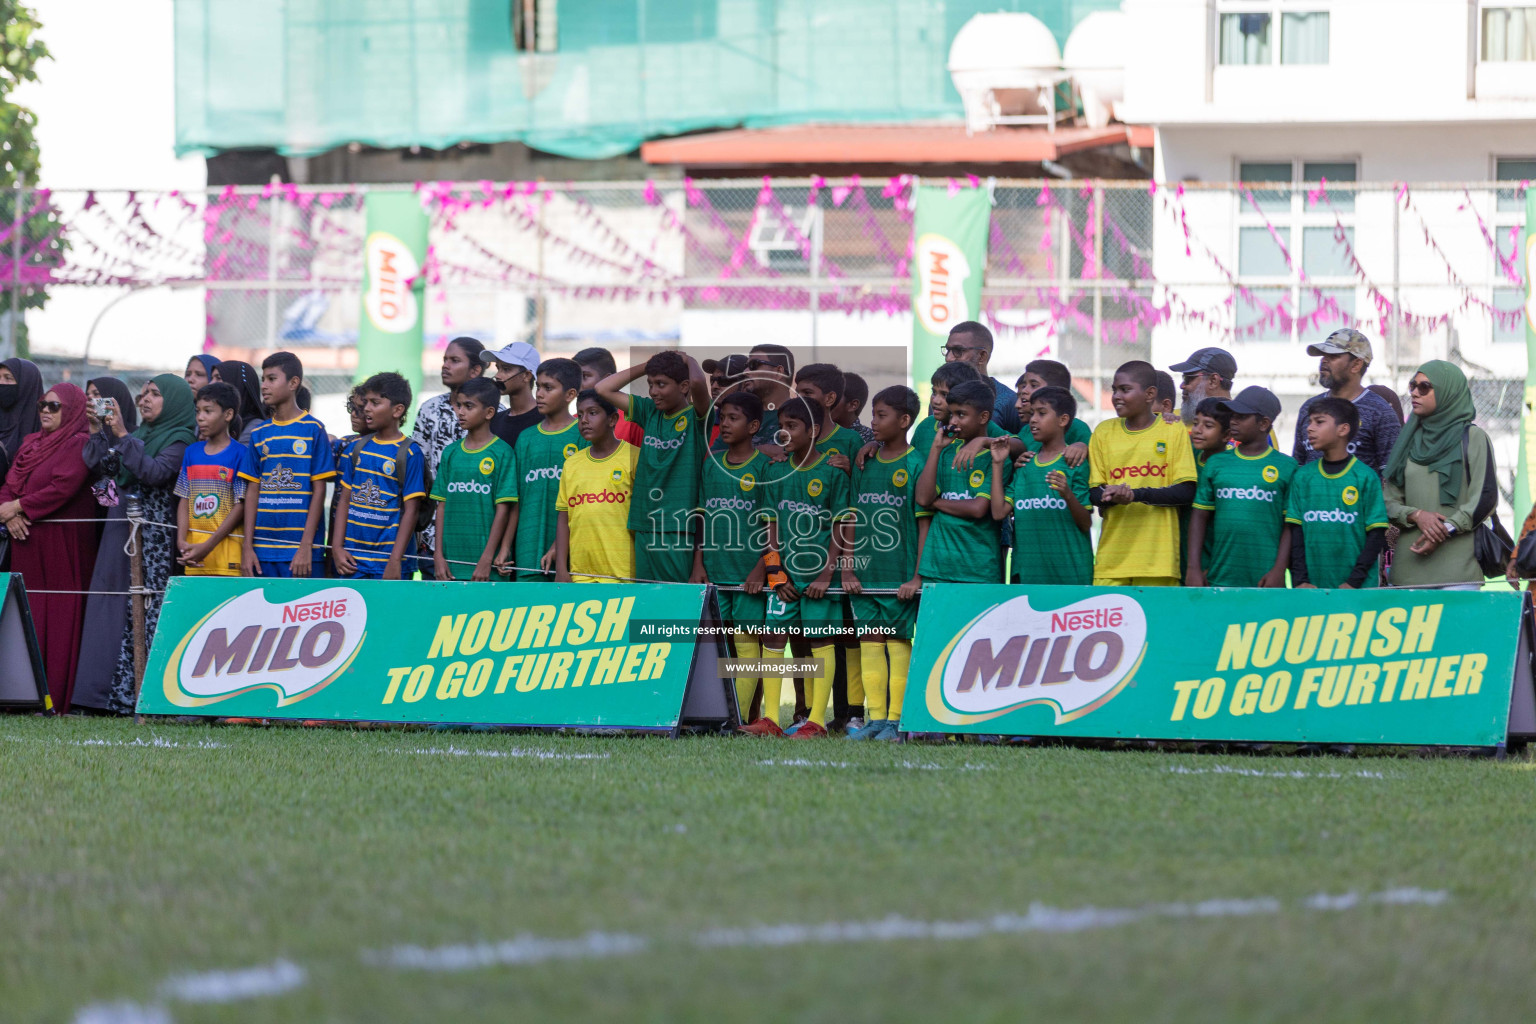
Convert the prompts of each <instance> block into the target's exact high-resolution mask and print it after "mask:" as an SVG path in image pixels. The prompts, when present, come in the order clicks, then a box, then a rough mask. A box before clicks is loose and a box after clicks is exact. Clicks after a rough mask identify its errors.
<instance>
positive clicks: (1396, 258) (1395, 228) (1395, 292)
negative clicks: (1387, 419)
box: [1387, 192, 1403, 391]
mask: <svg viewBox="0 0 1536 1024" xmlns="http://www.w3.org/2000/svg"><path fill="white" fill-rule="evenodd" d="M1402 212H1403V211H1402V206H1401V204H1400V202H1399V200H1398V195H1397V193H1396V192H1393V193H1392V344H1391V346H1390V347H1391V350H1392V357H1391V362H1390V363H1389V364H1388V365H1389V366H1390V367H1391V369H1392V380H1391V381H1390V382H1389V383H1388V385H1387V386H1388V387H1390V388H1391V389H1392V390H1393V391H1398V390H1400V388H1399V385H1398V382H1397V373H1398V369H1397V368H1398V361H1399V360H1400V359H1401V358H1402V347H1403V296H1402V277H1401V275H1400V273H1399V270H1400V268H1401V264H1402V254H1403V253H1402V230H1401V229H1402Z"/></svg>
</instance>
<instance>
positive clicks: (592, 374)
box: [571, 345, 645, 448]
mask: <svg viewBox="0 0 1536 1024" xmlns="http://www.w3.org/2000/svg"><path fill="white" fill-rule="evenodd" d="M571 358H572V359H574V360H576V365H577V366H579V367H581V390H583V391H585V390H587V389H588V388H595V387H597V382H598V381H600V380H602V379H603V378H604V377H612V376H613V375H614V374H615V373H618V372H619V367H618V364H617V363H615V362H614V361H613V353H612V352H609V351H608V350H607V349H605V348H601V347H598V346H596V345H594V346H593V347H592V348H584V349H582V350H581V351H580V352H577V353H576V354H575V355H574V356H571ZM613 436H614V437H617V438H618V439H619V440H620V441H624V442H626V443H627V444H632V445H634V446H635V447H637V448H638V447H639V446H640V442H641V440H642V439H643V438H644V437H645V433H644V432H643V431H642V430H641V429H640V424H638V423H635V422H632V421H631V420H630V419H629V417H627V416H625V415H624V414H623V413H622V412H621V413H619V424H618V426H616V427H614V428H613Z"/></svg>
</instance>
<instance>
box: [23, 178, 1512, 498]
mask: <svg viewBox="0 0 1536 1024" xmlns="http://www.w3.org/2000/svg"><path fill="white" fill-rule="evenodd" d="M918 184H919V181H918V179H916V178H913V177H908V176H904V177H898V178H891V179H878V180H875V179H870V180H859V179H857V178H849V179H845V180H837V181H830V180H825V179H822V178H802V179H762V180H746V179H737V180H728V181H689V180H686V179H685V180H682V181H668V182H660V181H657V182H616V183H582V184H554V183H548V182H513V183H493V182H480V183H473V184H467V183H458V184H444V183H428V184H421V185H417V186H415V190H416V192H417V194H418V195H419V196H420V198H421V201H422V203H423V205H424V207H425V208H426V210H427V211H428V212H429V214H430V217H431V235H430V237H431V245H430V250H429V252H428V254H427V259H426V261H425V266H424V269H423V271H422V279H423V280H422V283H423V286H424V297H425V306H424V308H425V324H426V330H427V334H428V338H429V341H430V344H431V345H441V344H442V343H444V342H445V341H446V339H447V338H449V337H452V336H455V335H458V334H471V335H474V336H476V337H479V338H481V339H482V340H484V341H486V342H487V343H491V344H496V345H500V344H505V343H507V342H509V341H512V340H518V339H522V340H528V341H532V342H533V343H534V344H535V345H537V346H538V347H539V348H540V349H541V350H543V351H546V352H549V353H570V352H573V351H575V350H577V349H580V348H583V347H586V346H588V345H602V346H605V347H607V348H610V349H612V350H614V352H615V354H616V356H617V357H618V358H619V360H620V361H621V363H622V361H623V359H624V358H626V356H627V354H628V350H629V349H630V348H631V347H632V346H633V347H645V348H651V347H655V346H657V345H672V344H682V345H686V346H691V347H692V346H697V347H713V348H716V349H717V350H721V351H730V350H738V351H739V350H742V349H744V348H745V347H747V346H749V345H751V344H756V343H758V342H763V341H774V342H780V343H784V344H789V345H792V346H797V347H800V348H802V349H803V350H805V351H807V352H808V354H809V355H810V356H811V357H814V356H815V355H816V353H817V352H819V351H821V350H823V349H826V350H833V349H835V350H837V351H838V352H839V353H840V354H841V353H843V352H845V351H846V350H847V349H849V348H855V349H856V348H860V347H864V346H871V358H872V359H878V360H879V361H880V362H881V363H884V362H888V361H889V356H888V354H887V353H888V352H889V346H891V345H903V344H905V343H906V342H907V340H908V339H909V338H910V336H911V319H910V314H909V312H908V310H909V293H910V288H911V274H910V260H911V253H912V224H913V216H914V208H915V202H916V201H917V192H916V188H917V185H918ZM922 184H933V185H941V186H945V187H948V188H951V189H958V188H984V189H987V190H989V191H990V193H991V195H992V198H993V204H994V205H993V216H992V222H991V229H990V237H989V243H988V253H987V260H986V271H985V279H984V280H985V283H984V287H983V292H982V295H983V299H982V313H983V316H984V317H985V318H986V319H987V320H988V321H989V322H990V323H991V325H992V326H993V328H994V331H995V333H996V334H997V337H998V346H997V350H996V353H995V355H994V357H993V361H992V366H991V370H992V372H993V374H994V375H995V376H997V377H998V378H999V379H1002V380H1005V381H1011V380H1012V379H1013V377H1014V376H1016V375H1017V374H1018V373H1019V372H1020V371H1022V369H1023V366H1024V364H1025V363H1026V362H1027V361H1028V360H1029V359H1031V358H1037V357H1041V356H1046V357H1051V358H1056V359H1059V360H1061V361H1063V362H1065V363H1067V364H1068V365H1069V366H1070V367H1072V369H1073V372H1074V376H1075V378H1076V380H1077V382H1078V389H1079V391H1080V392H1081V394H1082V396H1083V398H1084V399H1086V402H1085V414H1086V415H1087V416H1088V418H1090V419H1097V418H1099V417H1102V416H1104V415H1107V414H1108V402H1107V385H1108V378H1109V377H1110V376H1111V375H1112V374H1113V371H1114V368H1115V367H1116V366H1117V365H1119V364H1120V363H1121V362H1124V361H1125V360H1127V359H1132V358H1148V359H1151V360H1152V361H1153V362H1154V363H1155V364H1157V365H1159V366H1166V365H1169V364H1170V363H1172V362H1175V361H1177V360H1179V359H1182V358H1183V357H1184V356H1186V355H1187V354H1188V353H1189V351H1190V350H1192V349H1194V348H1198V347H1201V346H1204V345H1220V346H1223V347H1226V348H1229V349H1231V350H1232V351H1233V352H1234V354H1235V355H1236V357H1237V361H1238V365H1239V368H1240V372H1239V383H1240V384H1247V383H1263V384H1266V385H1268V386H1270V387H1272V388H1273V389H1274V390H1275V391H1277V392H1278V393H1279V394H1281V395H1282V397H1283V398H1284V399H1285V400H1286V402H1287V407H1288V408H1291V409H1294V408H1295V407H1296V406H1297V405H1298V404H1299V400H1300V398H1301V397H1302V396H1304V395H1307V394H1310V393H1313V392H1315V391H1316V385H1315V379H1314V378H1313V376H1312V375H1313V374H1315V371H1316V360H1315V359H1313V358H1311V357H1308V356H1307V355H1306V354H1305V351H1304V348H1305V345H1306V344H1307V343H1308V342H1310V341H1315V340H1317V339H1319V338H1321V337H1323V336H1325V335H1326V334H1328V333H1329V332H1330V331H1331V330H1333V329H1335V328H1337V327H1340V326H1355V327H1358V328H1360V329H1361V330H1363V331H1365V332H1366V333H1367V335H1369V336H1370V337H1371V338H1372V339H1373V340H1374V341H1375V343H1376V347H1377V358H1376V361H1375V364H1374V365H1373V368H1372V377H1371V379H1372V380H1374V381H1376V382H1378V383H1385V384H1388V385H1390V386H1391V387H1393V388H1394V390H1397V391H1401V390H1402V388H1403V386H1404V384H1405V383H1406V379H1407V377H1408V376H1410V375H1411V373H1412V371H1413V369H1414V367H1416V366H1417V365H1418V364H1419V363H1420V362H1421V361H1423V360H1424V359H1428V358H1434V357H1442V358H1449V359H1452V360H1454V361H1457V362H1459V363H1460V364H1461V365H1462V366H1464V367H1466V369H1467V371H1468V376H1469V377H1471V378H1472V379H1473V381H1474V390H1475V394H1476V397H1477V400H1478V406H1479V410H1480V412H1481V413H1482V415H1483V419H1484V422H1485V423H1486V425H1487V426H1488V427H1489V429H1490V430H1491V431H1492V432H1493V433H1494V435H1495V436H1496V438H1498V439H1499V446H1500V457H1501V465H1504V466H1506V467H1512V465H1513V453H1514V450H1513V436H1514V431H1515V429H1516V428H1517V426H1518V419H1519V415H1520V413H1521V410H1522V405H1523V401H1522V397H1521V396H1522V394H1523V383H1524V377H1525V367H1526V360H1525V346H1524V345H1523V344H1522V342H1523V341H1524V338H1525V330H1526V328H1525V325H1524V320H1525V314H1524V309H1523V307H1524V302H1525V285H1524V276H1525V267H1524V260H1523V255H1522V252H1521V246H1520V245H1519V238H1520V232H1521V230H1522V226H1523V222H1524V193H1525V183H1523V182H1513V181H1504V182H1481V183H1451V184H1444V183H1442V184H1431V185H1414V186H1407V185H1403V184H1399V183H1384V184H1367V183H1355V182H1344V183H1336V182H1328V181H1324V180H1320V181H1316V182H1307V183H1301V182H1298V183H1277V182H1261V183H1251V184H1248V185H1215V184H1184V185H1176V186H1154V185H1152V184H1151V183H1149V182H1146V181H1133V182H1113V181H1087V180H1051V181H1013V180H995V181H982V180H979V179H969V180H953V181H931V180H930V181H925V182H922ZM406 187H409V186H406ZM368 192H369V189H368V188H364V187H356V188H352V187H324V186H318V187H310V186H305V187H299V186H293V185H282V184H273V185H269V186H264V187H259V188H225V189H222V190H210V191H208V192H207V193H191V192H187V193H175V192H172V193H155V194H152V193H145V192H137V193H131V192H46V191H27V190H19V191H17V192H16V193H14V194H13V195H11V196H10V197H9V199H10V206H9V209H8V210H0V213H10V212H11V211H17V210H19V211H22V215H21V216H20V217H15V216H12V217H10V218H8V220H9V221H10V224H9V225H8V227H9V230H6V231H5V232H4V233H3V234H0V290H4V291H5V293H6V294H7V296H8V297H9V296H17V295H19V296H22V297H23V299H24V300H26V299H28V298H32V297H35V295H36V294H37V293H38V292H40V291H43V290H46V291H47V292H48V293H49V294H50V296H51V298H50V310H52V309H54V308H56V307H58V306H59V305H61V304H67V303H70V302H75V301H81V296H83V295H86V294H87V293H89V294H91V295H92V296H93V301H95V302H96V303H97V305H98V306H100V305H101V299H100V297H99V296H100V295H101V294H111V295H112V296H113V302H114V303H116V304H118V305H121V307H122V309H121V310H119V311H114V312H112V313H110V314H107V313H106V312H105V311H103V312H102V314H101V315H98V316H97V317H96V318H95V319H94V320H93V322H92V323H91V325H90V327H89V328H88V329H85V330H84V331H83V332H80V333H83V335H84V336H83V337H80V336H78V334H71V336H69V337H65V338H58V337H45V336H40V337H38V338H37V339H35V341H36V343H37V347H38V348H39V350H43V351H49V350H52V351H53V352H55V353H56V354H58V355H60V356H61V357H63V359H64V361H65V363H64V364H61V371H62V369H67V368H68V367H67V363H68V362H70V361H73V362H74V363H76V364H78V363H80V362H81V361H83V360H92V361H94V362H100V360H99V359H93V358H92V357H93V354H94V355H96V356H99V355H100V353H102V352H103V351H105V350H107V349H110V350H111V352H112V354H113V361H114V362H115V363H118V364H122V363H125V362H130V361H131V362H132V363H133V364H135V366H136V368H150V367H175V368H178V369H179V368H180V365H181V364H182V363H184V361H185V358H186V355H187V354H188V353H189V352H190V351H194V350H198V349H200V348H202V347H207V348H208V349H210V350H213V351H217V352H220V353H223V354H225V355H228V356H231V357H235V358H248V359H255V358H259V357H260V356H261V355H262V354H264V353H266V352H268V351H271V350H274V349H279V348H290V349H295V350H298V351H300V352H301V353H302V354H303V357H304V359H305V362H306V366H307V367H308V368H310V370H311V373H312V374H313V375H314V377H315V382H316V384H317V385H318V386H320V387H322V388H324V389H327V390H328V389H330V388H336V389H339V388H341V387H343V386H344V384H345V382H346V380H347V378H348V375H349V372H350V369H351V367H352V366H353V365H354V361H355V352H354V349H353V346H354V344H355V340H356V336H357V324H358V315H359V304H360V303H359V293H358V282H359V281H360V278H361V274H362V253H363V243H364V237H365V232H366V225H365V207H366V201H367V195H368ZM0 205H3V204H0ZM18 224H19V225H20V226H21V227H22V228H23V230H17V229H16V227H17V225H18ZM103 289H107V290H109V291H107V292H103V291H102V290H103ZM166 291H169V292H172V293H174V294H176V295H180V296H182V297H183V298H186V299H189V300H191V301H194V302H198V301H200V303H201V312H202V314H203V316H202V325H203V329H202V331H201V337H198V336H184V333H185V332H183V333H177V334H174V335H172V336H167V335H166V333H165V331H164V326H163V324H153V323H150V324H142V323H139V322H137V321H136V320H135V318H134V316H133V315H131V313H130V311H131V310H132V309H133V308H134V307H135V305H136V304H140V303H147V302H148V298H147V296H149V295H152V294H155V293H163V292H166ZM141 295H144V296H146V298H142V299H141V298H139V296H141ZM23 304H24V305H25V304H26V303H25V301H24V303H23ZM4 326H5V329H4V332H3V334H4V337H3V338H0V342H3V343H7V344H9V343H12V341H13V337H14V330H15V328H16V324H15V321H13V320H8V321H7V323H6V324H5V325H4ZM108 342H110V344H108ZM429 347H430V346H429ZM125 348H126V349H127V351H128V352H129V353H130V355H131V357H132V358H131V359H124V358H123V357H122V356H121V355H120V353H122V352H123V351H124V350H125ZM877 352H879V353H880V354H879V355H876V353H877ZM428 360H429V361H431V360H432V356H431V355H430V354H429V356H428ZM854 368H858V369H872V367H854ZM880 369H882V370H883V371H886V372H889V371H891V370H893V369H895V368H893V367H889V366H882V367H880ZM1289 428H1290V424H1289V423H1288V422H1287V423H1283V424H1282V430H1288V429H1289ZM1504 475H1505V476H1506V477H1507V475H1508V474H1504Z"/></svg>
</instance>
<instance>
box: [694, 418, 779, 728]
mask: <svg viewBox="0 0 1536 1024" xmlns="http://www.w3.org/2000/svg"><path fill="white" fill-rule="evenodd" d="M715 410H716V412H717V413H718V414H719V418H720V437H719V440H720V441H721V442H723V443H724V445H725V449H724V450H723V451H720V452H711V453H710V455H709V457H708V458H706V459H705V460H704V467H703V473H704V478H703V480H702V481H701V482H700V484H699V513H700V520H699V531H698V534H697V538H696V539H697V546H696V547H695V548H694V551H693V575H692V576H691V577H690V579H689V582H691V583H713V584H715V585H716V586H717V587H741V588H742V589H741V590H722V591H720V592H719V596H720V618H721V619H722V620H723V621H724V624H725V625H726V626H727V627H729V628H731V653H732V654H733V655H734V656H735V657H737V658H743V659H749V660H755V659H757V658H760V657H761V656H762V653H763V648H762V641H761V629H762V625H763V617H764V613H765V611H766V608H767V598H766V597H765V596H764V595H763V579H764V573H765V567H764V565H763V557H762V553H763V544H762V542H761V539H760V538H759V537H758V531H759V530H760V529H761V527H760V524H759V516H758V499H759V498H760V497H761V495H762V492H763V490H764V486H763V485H764V484H765V483H766V481H767V479H768V477H769V469H768V465H769V463H768V456H766V455H764V454H763V453H762V452H759V451H758V450H757V449H756V448H755V447H753V445H752V439H753V435H755V434H756V433H757V429H758V427H759V426H761V425H762V422H763V402H762V399H760V398H758V397H757V396H756V395H754V394H753V393H752V392H750V391H742V390H737V391H731V392H729V393H728V394H726V396H725V397H724V398H722V399H720V401H719V402H718V403H717V404H716V405H715ZM781 468H782V467H781ZM748 627H750V629H749V628H748ZM757 684H758V680H757V679H756V678H752V677H748V678H737V680H736V704H737V707H738V708H739V709H740V711H741V714H742V716H743V718H745V716H746V714H747V709H748V708H750V707H751V706H752V695H753V694H755V693H756V692H757ZM775 710H777V709H775Z"/></svg>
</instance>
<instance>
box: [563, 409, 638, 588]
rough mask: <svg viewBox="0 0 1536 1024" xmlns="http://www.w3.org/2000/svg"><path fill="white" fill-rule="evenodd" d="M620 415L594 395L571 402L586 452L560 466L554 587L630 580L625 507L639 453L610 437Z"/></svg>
mask: <svg viewBox="0 0 1536 1024" xmlns="http://www.w3.org/2000/svg"><path fill="white" fill-rule="evenodd" d="M618 422H619V411H618V409H617V408H615V407H614V404H613V403H612V402H610V401H608V399H606V398H604V397H603V396H602V395H600V394H598V393H597V391H596V390H594V389H592V388H587V389H586V390H584V391H582V392H581V394H580V395H579V396H577V399H576V423H577V425H578V428H579V429H580V430H581V439H582V440H583V441H585V442H586V447H585V448H582V449H581V450H579V451H576V452H573V453H572V454H571V456H570V457H569V458H567V459H566V460H565V471H564V472H562V473H561V474H560V495H559V497H558V498H556V499H555V582H556V583H571V582H575V583H615V582H627V581H629V580H631V579H633V578H634V575H635V543H634V538H633V537H632V536H631V535H630V532H629V504H630V497H631V495H632V494H633V493H634V487H635V465H636V463H637V462H638V461H639V459H640V450H639V449H638V448H636V447H635V446H634V445H632V444H628V443H626V442H624V441H620V440H619V439H618V437H617V436H615V434H614V428H615V427H616V426H617V425H618Z"/></svg>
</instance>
